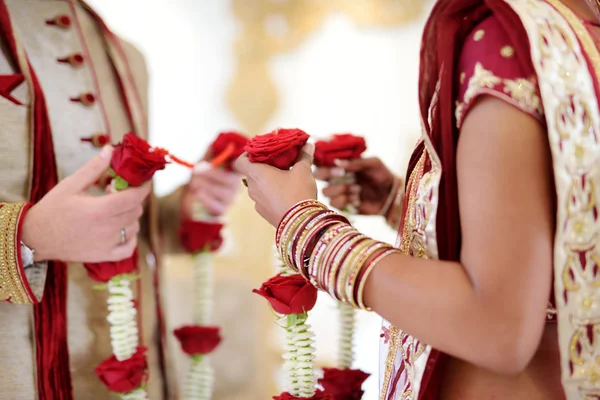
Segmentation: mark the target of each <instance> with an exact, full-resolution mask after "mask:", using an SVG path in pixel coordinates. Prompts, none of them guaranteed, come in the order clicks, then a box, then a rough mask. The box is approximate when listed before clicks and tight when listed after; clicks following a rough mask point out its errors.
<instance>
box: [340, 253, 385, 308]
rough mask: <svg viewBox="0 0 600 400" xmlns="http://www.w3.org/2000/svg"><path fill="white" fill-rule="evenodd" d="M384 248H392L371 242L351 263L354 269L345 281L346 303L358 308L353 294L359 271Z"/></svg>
mask: <svg viewBox="0 0 600 400" xmlns="http://www.w3.org/2000/svg"><path fill="white" fill-rule="evenodd" d="M384 248H388V249H389V248H392V246H390V245H389V244H387V243H382V242H377V241H373V242H371V244H370V246H369V248H367V249H366V250H365V251H364V252H362V253H361V254H360V256H359V258H358V260H357V261H356V262H355V263H353V266H354V269H352V272H351V273H350V274H349V276H348V279H347V280H346V287H345V293H346V298H348V299H349V300H348V301H349V303H350V304H352V306H354V307H356V308H359V307H358V302H357V301H356V298H355V296H354V292H355V289H356V282H357V280H358V277H359V276H360V273H361V271H362V270H363V269H364V267H365V264H366V262H367V261H368V260H369V259H370V258H372V257H373V255H374V254H376V253H377V252H378V251H380V250H381V249H384Z"/></svg>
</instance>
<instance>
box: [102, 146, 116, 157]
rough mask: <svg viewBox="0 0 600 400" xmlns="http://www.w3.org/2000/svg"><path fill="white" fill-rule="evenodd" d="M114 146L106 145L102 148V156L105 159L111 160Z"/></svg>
mask: <svg viewBox="0 0 600 400" xmlns="http://www.w3.org/2000/svg"><path fill="white" fill-rule="evenodd" d="M112 150H113V149H112V146H111V145H108V144H107V145H106V146H104V147H103V148H102V151H101V152H100V158H103V159H105V160H109V159H110V156H111V154H112Z"/></svg>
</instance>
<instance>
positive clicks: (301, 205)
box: [275, 200, 327, 246]
mask: <svg viewBox="0 0 600 400" xmlns="http://www.w3.org/2000/svg"><path fill="white" fill-rule="evenodd" d="M306 208H319V209H325V210H326V209H327V206H326V205H325V204H323V203H321V202H319V201H317V200H303V201H300V202H298V203H296V204H294V205H293V206H292V207H290V209H289V210H288V211H287V212H286V213H285V215H284V216H283V218H282V219H281V221H280V222H279V224H278V225H277V229H276V231H275V243H276V244H277V246H279V241H280V240H281V235H282V233H283V230H284V229H285V227H286V225H287V224H288V222H289V221H290V220H291V219H292V218H293V217H295V216H296V214H298V213H299V212H301V211H303V210H304V209H306Z"/></svg>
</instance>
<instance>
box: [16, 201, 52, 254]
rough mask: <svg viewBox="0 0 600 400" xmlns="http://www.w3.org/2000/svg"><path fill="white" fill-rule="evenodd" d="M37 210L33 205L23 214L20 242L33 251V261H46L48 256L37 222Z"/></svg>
mask: <svg viewBox="0 0 600 400" xmlns="http://www.w3.org/2000/svg"><path fill="white" fill-rule="evenodd" d="M36 211H37V210H36V209H35V206H33V207H31V208H30V209H29V210H27V212H26V213H25V215H24V216H23V225H22V227H21V243H22V244H24V245H25V246H27V247H28V248H29V249H30V250H32V253H33V261H34V262H40V261H47V260H49V259H50V256H49V254H48V252H47V250H46V246H45V244H44V243H43V239H42V237H41V235H40V234H39V233H40V229H39V223H38V222H37V212H36Z"/></svg>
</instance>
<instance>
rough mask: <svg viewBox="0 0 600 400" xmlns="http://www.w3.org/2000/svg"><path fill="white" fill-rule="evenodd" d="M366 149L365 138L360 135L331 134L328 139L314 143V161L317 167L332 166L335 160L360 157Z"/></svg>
mask: <svg viewBox="0 0 600 400" xmlns="http://www.w3.org/2000/svg"><path fill="white" fill-rule="evenodd" d="M366 149H367V145H366V143H365V139H364V138H363V137H361V136H354V135H351V134H343V135H333V136H332V137H331V139H329V140H319V141H318V142H317V143H315V160H314V163H315V165H316V166H317V167H333V166H335V163H334V161H335V160H352V159H354V158H360V156H361V154H362V153H364V151H365V150H366Z"/></svg>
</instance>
